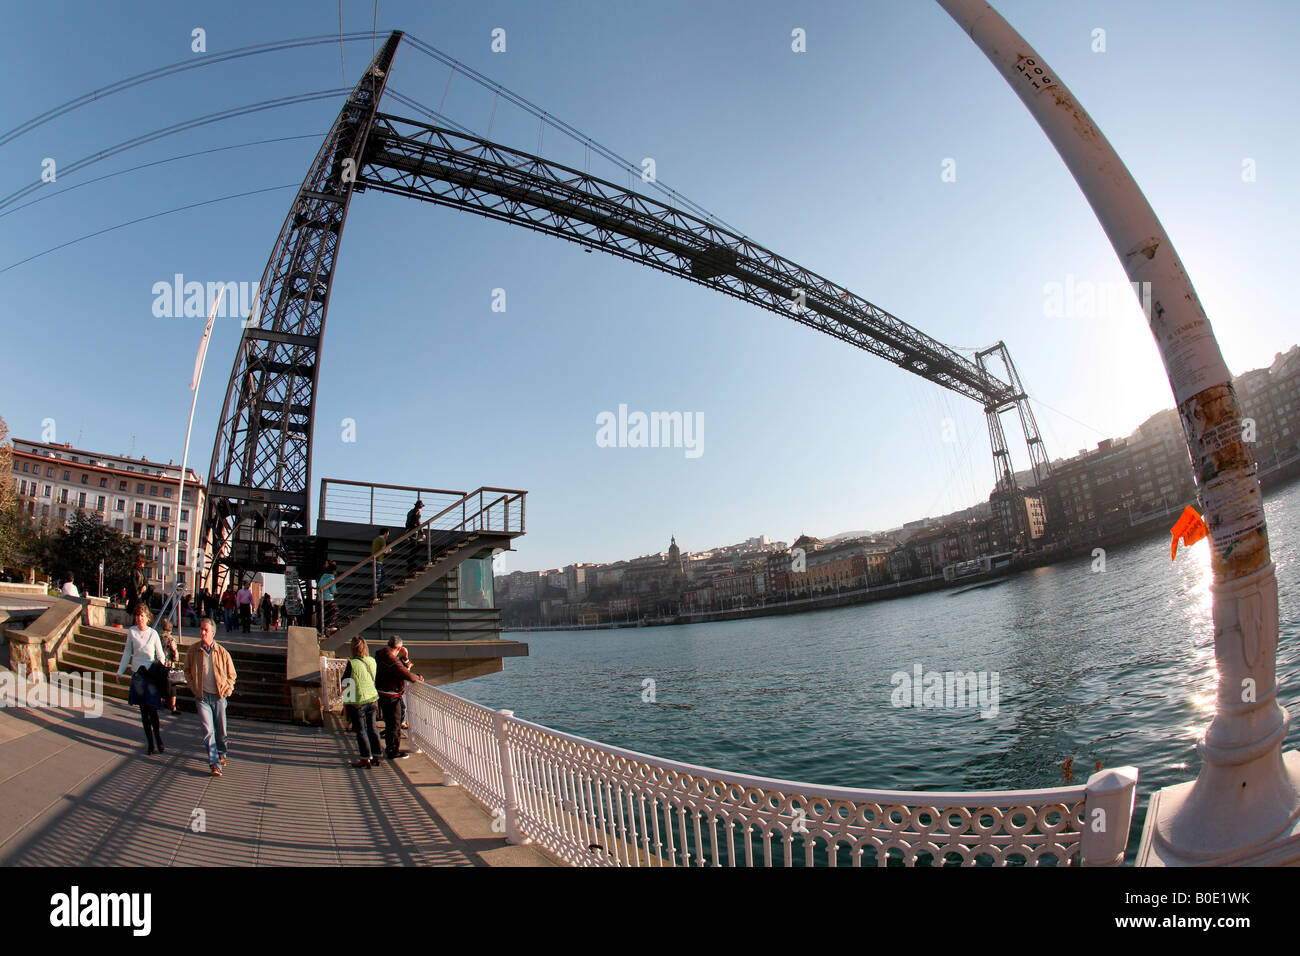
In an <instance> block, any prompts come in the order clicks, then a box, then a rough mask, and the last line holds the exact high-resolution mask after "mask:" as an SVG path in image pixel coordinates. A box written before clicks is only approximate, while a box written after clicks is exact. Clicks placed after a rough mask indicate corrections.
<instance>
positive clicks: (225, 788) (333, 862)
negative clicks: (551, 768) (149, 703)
mask: <svg viewBox="0 0 1300 956" xmlns="http://www.w3.org/2000/svg"><path fill="white" fill-rule="evenodd" d="M160 719H161V721H162V733H163V740H164V742H165V744H166V747H167V753H166V754H165V755H156V756H152V757H150V756H146V754H145V744H144V733H143V731H142V729H141V727H140V720H139V711H138V710H137V709H136V708H128V707H126V706H125V705H124V704H120V703H118V702H115V701H107V702H106V703H105V705H104V713H103V715H102V716H100V717H98V718H86V717H84V716H82V715H80V714H78V713H75V712H73V711H70V710H59V709H45V708H23V709H3V708H0V865H3V866H171V865H174V866H194V865H198V866H548V865H553V863H552V861H551V860H550V859H549V858H548V857H546V856H544V855H543V854H542V853H540V852H539V851H537V850H534V849H533V848H531V847H515V846H509V845H507V844H506V842H505V838H504V835H503V834H500V833H494V832H493V831H492V827H491V819H490V817H489V816H488V814H487V813H485V812H484V811H483V809H482V808H481V807H480V806H479V805H478V804H477V803H475V802H474V801H473V800H472V799H471V798H469V797H468V796H467V795H466V794H464V793H463V792H462V791H461V790H460V788H458V787H444V786H442V784H441V780H442V773H441V771H440V770H439V769H438V768H437V767H436V766H435V765H434V764H433V763H432V761H430V760H429V759H428V758H427V757H425V756H424V755H422V754H418V753H412V754H411V756H410V757H409V758H408V759H406V760H399V761H393V762H390V761H384V762H383V763H382V764H381V765H380V766H378V767H375V768H372V769H367V770H354V769H352V768H351V767H349V766H348V761H349V760H351V759H355V757H356V743H355V741H354V740H353V738H352V736H351V735H343V734H339V733H335V732H331V731H327V730H323V729H320V728H310V727H297V726H292V725H289V724H276V723H268V722H262V721H254V720H233V719H232V720H231V721H230V722H229V724H230V731H231V740H230V755H229V764H228V766H227V767H226V768H225V769H224V771H223V775H222V776H221V777H213V776H210V775H209V772H208V765H207V758H206V753H205V751H204V750H203V732H202V727H201V725H200V724H199V721H198V718H197V717H196V716H195V715H193V714H185V713H182V714H180V715H179V716H175V717H173V716H171V715H169V714H167V713H165V712H164V713H163V714H162V715H161V718H160ZM403 743H404V744H406V743H407V742H406V741H403ZM196 811H202V812H201V813H196ZM200 822H201V823H202V824H203V827H202V828H200V827H199V826H198V824H199V823H200ZM196 831H198V832H196Z"/></svg>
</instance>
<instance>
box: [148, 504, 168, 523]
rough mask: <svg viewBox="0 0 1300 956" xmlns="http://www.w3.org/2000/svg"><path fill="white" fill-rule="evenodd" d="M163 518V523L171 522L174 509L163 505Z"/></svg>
mask: <svg viewBox="0 0 1300 956" xmlns="http://www.w3.org/2000/svg"><path fill="white" fill-rule="evenodd" d="M151 507H152V506H151ZM161 518H162V520H163V521H171V520H172V509H171V508H169V507H167V506H166V505H163V507H162V514H161Z"/></svg>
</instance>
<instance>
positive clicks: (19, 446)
mask: <svg viewBox="0 0 1300 956" xmlns="http://www.w3.org/2000/svg"><path fill="white" fill-rule="evenodd" d="M13 478H14V491H15V492H16V493H17V495H18V500H19V502H20V503H22V504H23V505H24V506H25V507H26V510H27V513H28V514H29V515H31V516H32V517H33V518H35V519H37V520H41V521H50V522H53V521H58V522H66V521H67V520H68V518H70V517H71V516H72V514H74V513H75V512H77V511H83V512H86V513H89V514H94V515H96V516H98V517H99V519H100V520H101V521H103V522H104V523H105V524H106V525H108V526H109V527H112V528H116V529H117V530H118V531H121V532H122V533H123V534H125V535H126V536H127V537H129V538H131V539H132V540H133V541H135V542H136V543H137V544H138V545H139V547H140V550H141V551H142V552H144V556H145V562H146V569H147V571H148V574H149V577H150V579H151V581H152V582H153V584H154V586H155V588H162V587H164V586H170V584H171V582H172V556H173V555H175V554H176V548H177V546H179V547H180V553H179V561H180V566H179V569H178V573H179V582H180V584H181V586H182V587H184V588H186V589H188V590H193V586H194V585H195V581H196V577H195V576H196V574H197V573H198V570H199V568H200V567H207V560H206V556H203V560H202V561H200V558H201V555H202V549H201V544H202V542H200V541H199V540H198V537H199V534H200V532H201V529H202V523H203V501H204V492H205V486H204V484H203V479H202V478H200V477H199V475H198V473H197V472H195V471H194V469H193V468H187V469H186V471H185V488H184V491H182V490H181V488H180V483H181V481H180V479H181V469H180V466H179V465H176V464H173V463H172V462H168V463H167V464H163V463H161V462H156V461H149V460H148V459H146V458H129V457H126V456H123V455H105V454H103V453H101V452H93V451H86V450H84V449H80V448H73V447H72V446H71V445H68V444H59V443H55V442H36V441H28V440H26V439H22V438H15V439H14V440H13Z"/></svg>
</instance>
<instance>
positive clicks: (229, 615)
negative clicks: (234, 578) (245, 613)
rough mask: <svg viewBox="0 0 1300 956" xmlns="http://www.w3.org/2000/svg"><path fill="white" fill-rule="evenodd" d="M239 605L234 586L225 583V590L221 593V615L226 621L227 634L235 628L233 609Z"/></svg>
mask: <svg viewBox="0 0 1300 956" xmlns="http://www.w3.org/2000/svg"><path fill="white" fill-rule="evenodd" d="M237 607H239V598H238V597H237V596H236V595H235V586H234V585H233V584H227V585H226V591H225V593H224V594H222V595H221V616H222V618H224V619H225V622H226V633H227V634H229V633H230V632H231V631H233V630H234V629H235V609H236V608H237Z"/></svg>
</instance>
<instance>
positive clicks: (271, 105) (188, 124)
mask: <svg viewBox="0 0 1300 956" xmlns="http://www.w3.org/2000/svg"><path fill="white" fill-rule="evenodd" d="M348 92H351V91H350V90H346V89H333V90H319V91H317V92H315V93H300V94H298V95H297V96H286V97H282V98H280V99H276V100H263V101H262V102H260V103H252V104H250V105H248V106H237V107H233V108H231V109H227V110H221V111H219V112H216V113H209V114H208V115H207V116H200V117H197V118H194V119H188V120H183V121H182V122H180V123H174V124H172V125H171V126H165V127H163V128H162V129H156V130H153V131H152V132H149V133H142V134H141V135H139V136H135V137H133V138H131V139H128V140H124V141H122V142H121V143H118V144H117V145H116V146H110V147H109V148H108V149H104V150H100V151H99V152H95V153H91V154H90V155H89V156H84V157H82V158H81V159H79V160H77V161H76V162H74V163H70V164H69V165H67V166H64V167H63V168H62V169H60V170H59V173H60V175H64V174H67V173H73V172H76V171H77V170H79V169H83V168H84V167H86V166H91V165H94V164H95V163H98V162H100V161H102V160H105V159H108V158H109V157H110V156H116V155H117V154H118V153H121V152H125V151H126V150H128V149H134V148H136V147H137V146H143V145H145V144H146V143H151V142H153V141H154V140H156V139H162V138H163V137H165V136H174V135H175V134H177V133H183V132H185V131H187V130H191V129H197V128H198V127H200V126H207V125H209V124H211V123H219V122H221V121H223V120H228V119H234V118H235V117H239V116H247V115H248V114H250V113H260V112H262V111H263V110H270V109H278V108H279V107H282V106H296V105H298V104H300V103H311V102H314V101H315V100H323V99H332V98H333V97H336V96H338V95H339V94H340V93H348ZM43 185H45V183H43V182H42V181H41V180H39V179H38V180H36V181H35V182H34V183H29V184H28V185H27V186H24V187H23V188H21V189H18V190H16V191H14V192H12V193H10V194H9V195H8V196H5V197H4V198H3V199H0V209H3V208H4V207H5V206H8V205H11V204H12V203H14V202H17V201H18V200H19V199H21V198H23V197H24V196H26V195H28V194H29V193H31V192H33V191H35V190H37V189H40V188H41V186H43Z"/></svg>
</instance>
